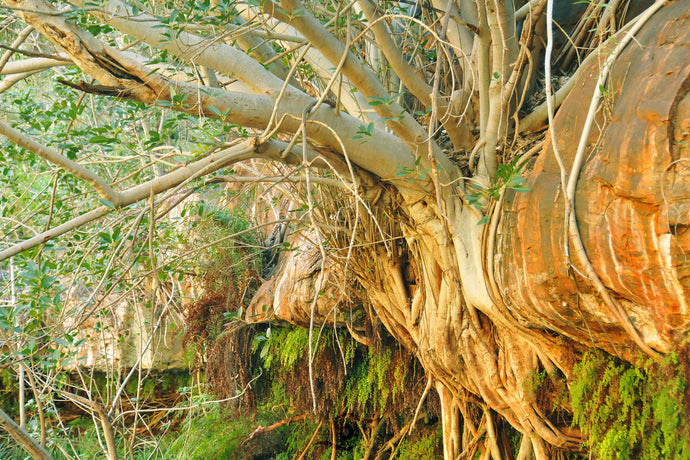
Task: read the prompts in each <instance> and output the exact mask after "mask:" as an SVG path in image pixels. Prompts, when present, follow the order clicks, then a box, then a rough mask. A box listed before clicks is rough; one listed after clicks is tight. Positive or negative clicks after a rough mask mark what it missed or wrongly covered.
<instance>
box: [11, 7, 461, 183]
mask: <svg viewBox="0 0 690 460" xmlns="http://www.w3.org/2000/svg"><path fill="white" fill-rule="evenodd" d="M115 1H116V0H115ZM6 3H7V4H9V5H11V6H18V7H21V8H24V9H27V10H31V11H38V12H43V13H33V12H32V13H25V12H22V16H23V17H24V19H25V21H26V22H27V23H29V24H32V25H33V26H34V27H35V28H36V29H37V30H39V31H41V33H43V34H44V36H45V37H46V38H48V39H49V40H51V41H53V43H55V44H56V45H57V46H59V47H61V48H62V49H63V51H65V52H66V53H67V54H68V55H70V57H72V59H73V60H74V62H75V63H76V64H77V65H79V67H80V68H81V69H82V70H83V71H84V72H86V73H87V74H89V75H91V76H92V77H93V78H95V79H97V80H98V81H99V82H101V83H102V84H103V85H107V86H110V87H112V88H111V90H113V91H118V92H119V93H120V94H121V97H127V98H132V99H136V100H138V101H142V102H147V103H156V101H160V100H166V101H170V100H171V99H172V95H171V91H172V90H174V91H175V92H176V94H183V95H184V99H185V103H184V104H181V105H175V106H174V108H175V109H177V110H182V111H186V112H189V113H192V114H195V115H204V116H208V117H215V116H216V114H215V111H210V110H209V107H215V108H216V109H218V110H219V111H220V112H221V113H225V112H226V111H227V113H228V115H227V117H226V118H225V120H226V121H228V122H230V123H235V124H239V125H242V126H247V127H251V128H256V129H264V128H265V127H266V125H267V124H268V121H269V120H270V118H271V114H272V112H273V105H274V104H275V103H276V101H275V100H274V99H273V98H271V97H270V96H269V95H268V94H261V95H252V94H243V93H231V92H227V91H220V90H217V89H214V88H203V87H202V88H199V87H198V86H196V85H192V84H188V83H187V84H185V83H182V82H171V81H169V80H168V79H166V78H163V77H162V76H160V75H157V74H156V73H152V72H151V69H149V68H148V67H146V66H144V65H142V64H141V63H140V62H138V61H136V60H134V59H132V58H131V55H129V54H126V53H122V52H119V51H117V50H115V49H113V48H109V47H107V46H106V45H104V44H103V43H101V42H100V41H98V40H96V39H95V38H94V37H93V36H91V35H90V34H88V33H87V32H85V31H82V30H78V29H77V28H76V27H74V26H73V25H71V24H68V23H67V22H66V21H64V20H63V19H62V18H61V17H59V16H56V15H55V14H54V13H55V10H54V9H53V8H52V7H51V6H50V5H49V4H47V3H45V2H44V1H43V0H21V1H11V0H6ZM120 21H122V22H123V24H121V23H120V22H117V21H116V20H115V19H112V20H111V21H110V22H109V23H110V24H111V25H113V26H115V25H117V26H122V27H123V28H125V29H126V30H129V29H127V27H131V28H132V30H131V32H132V33H133V34H134V33H140V34H141V36H137V35H134V37H135V38H139V39H142V40H143V39H145V38H148V39H152V38H151V34H155V35H153V39H155V42H156V43H157V42H159V41H160V40H161V37H160V34H161V33H163V32H164V31H165V29H157V28H154V27H153V26H154V25H157V24H159V23H156V22H149V21H148V20H147V19H146V18H144V19H143V20H142V21H141V22H137V21H136V20H134V19H126V20H125V19H120ZM134 25H137V26H138V27H137V28H135V27H134ZM55 31H60V33H59V34H58V33H56V32H55ZM190 40H191V39H190ZM195 43H196V42H195ZM217 46H218V47H220V48H218V49H216V48H213V49H212V50H211V49H208V48H206V49H203V50H200V49H198V48H199V47H198V46H197V47H195V50H196V51H195V53H196V54H195V60H196V62H198V63H200V64H204V65H206V61H202V60H201V59H202V57H203V56H206V58H208V59H209V60H217V61H220V60H221V59H220V57H219V53H221V51H223V50H225V48H224V47H227V45H217ZM227 48H230V47H227ZM175 49H179V50H180V52H181V53H183V54H184V55H188V54H189V53H190V51H189V50H187V49H186V48H185V47H184V44H182V43H177V44H176V45H175ZM234 52H237V50H235V51H234ZM214 53H215V54H214ZM221 55H222V54H221ZM222 56H225V55H222ZM232 56H234V54H231V55H228V56H225V57H232ZM249 59H250V61H251V62H252V63H253V64H252V65H259V64H257V63H256V62H255V61H253V60H251V58H249ZM209 64H210V62H209ZM208 67H210V68H214V67H215V66H213V65H208ZM259 67H261V66H259ZM250 69H251V67H250ZM261 69H262V72H259V74H257V79H259V78H261V77H262V76H263V77H265V78H267V79H268V80H266V81H267V82H269V87H273V88H275V86H271V85H272V83H270V82H271V81H273V82H274V83H275V82H276V81H277V80H278V79H277V78H276V77H275V76H273V75H272V74H270V72H267V71H265V69H263V67H261ZM245 79H246V77H245ZM142 83H144V84H142ZM313 102H314V99H313V98H312V97H310V96H308V95H307V94H305V93H302V92H301V91H297V90H294V91H293V90H291V91H288V92H287V93H286V94H285V95H284V97H283V98H282V99H281V100H280V101H279V102H278V119H279V120H280V119H282V118H283V116H284V115H285V118H284V124H282V125H281V127H282V128H283V129H284V130H286V131H288V132H298V131H299V126H300V124H301V119H302V115H303V113H304V111H305V109H307V108H308V107H309V106H310V105H311V104H312V103H313ZM199 103H200V104H199ZM309 121H310V122H308V123H307V132H308V135H309V137H310V141H313V142H314V143H317V144H320V145H324V146H326V147H328V148H329V149H330V150H332V151H334V152H338V153H340V154H341V155H346V156H348V157H349V158H350V160H351V161H352V162H353V163H355V164H357V165H358V166H360V167H362V168H363V169H365V170H367V171H369V172H371V173H373V174H376V175H378V176H380V177H382V178H385V179H395V177H396V173H398V172H399V171H400V170H401V168H403V169H405V168H407V169H408V170H414V169H415V154H414V152H413V151H411V150H410V149H411V148H415V149H416V147H417V146H415V145H409V144H407V143H406V142H404V141H403V140H401V139H400V138H398V137H396V136H393V135H391V134H389V133H386V132H385V131H384V130H382V129H378V128H377V129H375V130H374V132H373V133H372V135H371V136H364V139H362V138H361V137H360V136H361V134H360V132H361V130H362V126H361V122H360V121H359V120H357V119H355V118H354V117H352V116H350V115H347V114H344V113H342V112H336V111H335V110H334V109H333V108H332V107H329V106H327V105H322V106H321V107H320V108H319V109H318V110H316V111H315V112H314V113H312V114H311V115H310V116H309ZM423 141H424V140H423V139H421V140H420V144H421V143H423ZM440 164H442V165H448V161H447V160H445V162H443V163H440ZM445 170H450V171H452V170H454V167H452V166H448V167H447V169H445ZM405 181H407V180H405ZM421 190H423V188H421ZM410 191H411V192H413V193H417V194H418V193H420V191H415V190H414V188H410Z"/></svg>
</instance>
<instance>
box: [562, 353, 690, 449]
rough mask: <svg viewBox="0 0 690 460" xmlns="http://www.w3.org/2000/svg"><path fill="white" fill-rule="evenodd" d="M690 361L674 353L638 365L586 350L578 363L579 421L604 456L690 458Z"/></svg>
mask: <svg viewBox="0 0 690 460" xmlns="http://www.w3.org/2000/svg"><path fill="white" fill-rule="evenodd" d="M686 369H687V368H686V366H684V365H683V364H681V362H680V361H679V359H678V356H677V355H675V354H671V355H669V356H667V357H666V358H665V359H664V360H663V361H662V362H660V363H658V362H655V361H653V360H644V359H640V360H639V361H638V362H637V363H636V364H635V365H631V364H628V363H624V362H621V361H619V360H617V359H616V358H614V357H612V356H609V355H606V354H604V353H601V352H599V353H587V354H586V355H585V356H584V358H583V360H582V361H581V362H580V363H579V364H578V365H577V366H576V367H575V370H574V374H575V375H577V378H576V380H575V382H573V384H572V385H571V389H570V396H571V400H572V404H573V410H574V419H573V421H574V423H575V424H577V425H580V427H581V428H582V430H583V432H584V433H585V434H586V435H587V436H588V445H589V447H590V449H591V450H592V452H593V453H594V455H595V456H596V457H597V458H599V459H601V460H622V459H659V458H663V459H690V436H688V435H689V434H690V430H689V427H688V420H689V416H690V413H689V412H688V407H687V404H686V401H687V400H686V399H685V398H686V391H687V381H686V375H687V372H686Z"/></svg>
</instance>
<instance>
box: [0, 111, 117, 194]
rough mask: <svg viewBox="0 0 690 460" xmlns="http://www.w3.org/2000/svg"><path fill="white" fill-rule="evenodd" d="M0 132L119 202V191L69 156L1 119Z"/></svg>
mask: <svg viewBox="0 0 690 460" xmlns="http://www.w3.org/2000/svg"><path fill="white" fill-rule="evenodd" d="M0 134H2V135H3V136H5V137H7V138H8V139H9V140H11V141H12V142H14V143H15V144H17V145H19V146H21V147H23V148H25V149H27V150H29V151H31V152H34V153H35V154H36V155H38V156H40V157H41V158H43V159H45V160H48V161H49V162H51V163H53V164H55V165H57V166H59V167H60V168H62V169H64V170H65V171H67V172H68V173H70V174H72V175H73V176H76V177H78V178H80V179H82V180H84V181H86V182H88V183H89V184H90V185H91V186H92V187H93V188H94V189H95V190H96V192H98V194H99V195H100V196H101V197H102V198H104V199H106V200H108V201H111V202H112V203H116V204H117V203H119V202H120V199H121V197H120V193H119V192H117V191H116V190H113V189H112V188H111V187H110V186H109V185H108V184H106V183H105V181H104V180H103V179H102V178H101V177H99V176H98V175H97V174H95V173H93V172H91V171H89V170H88V169H86V168H85V167H83V166H82V165H80V164H79V163H77V162H76V161H72V160H70V159H69V158H66V157H64V156H62V155H60V154H59V153H58V152H56V151H55V150H53V149H51V148H50V147H46V146H45V145H43V144H41V143H39V142H38V141H36V140H35V139H33V138H31V137H30V136H27V135H26V134H23V133H22V132H20V131H18V130H16V129H14V128H13V127H11V126H10V125H8V124H6V123H4V122H2V121H0Z"/></svg>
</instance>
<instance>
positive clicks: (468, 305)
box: [262, 2, 690, 459]
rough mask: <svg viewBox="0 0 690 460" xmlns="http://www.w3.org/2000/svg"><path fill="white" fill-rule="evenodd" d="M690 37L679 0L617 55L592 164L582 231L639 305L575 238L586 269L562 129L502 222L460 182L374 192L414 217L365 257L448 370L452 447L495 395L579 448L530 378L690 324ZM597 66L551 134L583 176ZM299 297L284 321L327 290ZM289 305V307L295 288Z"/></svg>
mask: <svg viewBox="0 0 690 460" xmlns="http://www.w3.org/2000/svg"><path fill="white" fill-rule="evenodd" d="M688 43H690V18H688V16H687V14H686V11H685V8H684V5H683V3H682V2H678V3H676V4H675V5H671V6H669V7H668V8H665V9H663V10H661V12H659V13H658V14H657V15H655V16H654V17H653V18H652V19H651V20H650V21H649V23H648V24H647V25H646V26H645V27H644V29H643V31H642V32H641V33H640V34H638V36H637V40H636V41H635V42H634V43H632V44H630V45H629V46H628V48H627V49H626V51H625V52H624V53H623V54H622V56H620V57H619V58H618V59H617V61H616V64H615V66H614V68H613V71H612V74H611V77H610V80H609V84H608V85H607V95H606V96H605V98H604V101H603V103H602V107H601V108H600V110H599V112H598V116H597V123H598V124H597V126H598V129H595V130H594V132H593V133H592V134H591V136H590V139H589V145H590V150H589V156H588V158H587V161H586V163H585V165H584V167H583V169H582V171H581V172H580V179H579V182H578V187H577V194H576V201H575V213H576V218H577V222H578V226H579V229H580V232H581V235H582V242H583V244H584V248H585V250H586V255H587V257H588V259H589V260H590V261H591V263H592V265H593V267H594V269H595V271H596V273H597V274H598V276H599V278H600V279H601V280H602V282H603V283H604V285H605V287H606V289H607V292H608V293H609V295H610V296H611V297H612V298H613V301H614V302H616V303H618V304H620V305H622V307H623V311H624V312H625V315H624V316H621V315H617V314H616V312H615V311H613V310H612V306H611V304H610V302H607V301H605V299H603V298H602V297H601V296H600V294H599V293H598V292H597V290H596V288H595V286H594V284H593V283H592V281H591V280H590V279H589V278H588V277H587V276H585V275H583V274H584V273H586V269H585V267H583V266H582V264H581V263H580V261H579V260H578V258H577V257H575V252H574V251H575V250H574V249H573V247H574V244H573V241H572V237H569V241H570V243H569V244H568V245H567V246H568V247H569V248H570V252H571V253H572V254H571V256H570V257H571V259H572V264H573V265H572V266H570V265H569V261H568V260H567V258H566V250H565V248H566V234H567V229H566V219H565V215H564V200H563V192H562V190H561V178H560V169H559V167H558V164H557V162H556V159H555V156H554V153H553V151H552V147H551V143H550V140H549V139H548V138H547V140H546V142H545V143H544V145H545V148H544V149H543V150H542V151H541V153H540V154H539V155H538V157H537V159H536V162H533V165H532V166H531V170H530V171H529V172H528V173H527V183H528V184H529V186H530V187H531V189H532V191H531V192H529V193H515V192H513V191H510V190H508V191H506V193H505V196H504V199H503V202H502V203H501V204H500V205H498V206H495V207H494V208H493V209H494V213H500V214H497V215H495V216H494V217H493V219H494V220H495V219H498V220H497V221H496V223H497V226H496V232H495V233H494V232H492V231H491V228H492V225H478V222H479V220H480V218H481V213H479V212H478V211H477V210H475V209H473V208H471V207H469V206H464V207H463V205H462V203H461V201H460V200H459V199H458V198H457V196H455V195H454V192H453V191H452V190H450V191H447V193H446V195H445V196H443V205H442V206H443V208H442V209H441V208H440V207H439V205H438V202H437V200H436V199H435V198H434V197H428V198H427V199H426V200H424V199H422V200H420V199H419V197H418V196H416V197H414V198H408V197H407V196H405V194H403V195H398V194H397V193H396V192H391V191H386V192H384V195H385V199H384V198H381V199H380V200H379V202H374V203H372V206H374V208H375V209H376V210H378V211H377V212H378V214H377V217H378V218H379V220H380V221H390V219H391V218H392V219H393V221H394V222H399V223H400V225H399V226H398V228H391V229H390V231H391V234H390V236H392V237H397V236H402V237H404V242H405V243H404V244H395V245H392V246H388V247H385V246H384V245H383V244H379V245H377V246H375V247H374V248H373V249H371V248H369V249H361V248H360V249H357V250H355V252H354V257H353V259H352V261H351V262H350V268H351V269H352V270H354V272H355V274H356V275H357V278H358V280H359V283H360V284H361V285H362V286H363V287H364V290H365V292H366V294H367V296H368V298H369V300H370V301H371V303H372V305H373V309H374V311H375V314H376V316H377V317H378V319H379V320H380V321H381V322H382V323H383V324H384V325H385V326H386V328H387V329H388V330H389V331H390V332H391V334H392V335H393V336H395V337H396V339H398V340H399V341H400V342H401V343H403V344H404V345H405V346H407V347H408V348H410V349H412V350H414V351H415V352H416V354H417V356H418V357H419V359H420V361H421V362H422V364H423V365H424V367H425V368H426V370H427V372H429V373H430V374H431V375H432V376H433V377H434V379H435V380H436V382H437V383H436V388H437V389H438V391H439V394H440V396H441V403H442V412H443V422H444V431H443V433H444V445H445V458H447V459H453V458H456V457H457V455H458V454H459V453H460V452H462V450H463V445H462V442H461V440H462V439H463V437H462V436H461V434H462V426H463V423H461V422H460V421H459V418H458V417H459V416H460V415H459V414H460V413H462V414H464V415H465V417H463V418H464V424H465V426H466V427H467V426H470V427H472V428H471V431H473V430H474V431H475V432H476V426H478V424H479V420H472V417H471V416H470V415H469V414H470V411H469V410H468V407H469V406H474V407H475V409H476V407H481V406H482V405H483V404H486V405H487V406H488V408H490V409H491V410H490V411H488V412H485V415H484V419H485V420H489V419H490V418H491V417H492V416H491V413H492V411H495V412H496V413H498V414H500V415H501V416H502V417H504V418H505V419H506V420H507V421H508V422H510V424H511V425H513V426H514V427H515V428H516V429H518V430H519V431H520V432H522V433H523V434H524V435H525V436H526V438H525V440H526V441H529V440H531V441H532V443H531V445H532V446H533V448H534V453H535V455H537V458H543V456H544V455H546V452H547V448H546V447H545V446H544V445H543V444H542V440H543V441H546V442H547V443H549V444H551V445H553V446H556V447H557V448H561V449H566V450H567V449H578V448H580V445H581V441H582V438H581V434H580V433H579V431H578V430H573V429H571V428H570V427H569V426H567V425H566V424H563V422H560V425H559V422H557V421H556V420H555V418H552V414H549V413H546V411H545V410H544V409H543V408H542V407H540V406H539V404H538V401H537V398H536V394H535V391H534V389H533V388H530V387H529V385H526V384H525V382H527V381H529V379H530V376H532V375H534V373H536V372H539V371H540V370H545V371H547V373H548V374H549V375H550V376H551V377H552V378H555V379H558V378H565V379H567V378H570V377H571V374H572V370H573V365H574V363H575V362H576V360H577V359H578V357H580V356H581V354H582V352H583V351H584V350H586V349H589V348H601V349H604V350H606V351H608V352H609V353H611V354H614V355H617V356H619V357H621V358H623V359H626V360H630V361H632V360H634V359H635V358H636V357H637V356H638V355H639V352H640V348H639V345H638V343H636V340H638V342H639V340H641V341H642V342H643V343H644V345H646V346H648V347H650V348H651V349H653V350H655V351H657V352H661V353H666V352H669V351H671V350H673V349H674V347H676V346H678V340H680V339H682V338H683V337H685V336H686V335H687V332H688V326H689V325H690V315H689V314H688V310H687V298H688V294H689V290H690V281H689V278H688V274H689V273H690V262H689V261H688V259H687V253H688V251H689V250H690V239H689V238H690V236H689V235H690V233H688V232H687V228H688V227H687V226H688V224H689V222H690V215H689V212H688V211H689V208H688V200H689V198H690V175H689V174H688V171H689V170H688V164H687V161H688V150H687V147H686V144H685V142H686V141H687V138H688V136H689V135H688V131H689V128H690V98H689V97H688V88H690V85H689V84H688V82H689V81H690V80H689V79H688V76H689V75H690V63H689V62H688V59H687V57H688V53H687V46H688ZM598 65H599V64H598V63H597V62H596V60H593V62H592V63H591V65H590V68H588V69H585V71H584V72H582V73H581V75H582V76H581V81H580V82H579V83H578V84H577V87H576V89H575V90H574V91H573V93H572V94H571V95H570V97H569V98H568V99H567V100H566V102H565V103H564V105H563V107H562V108H561V109H560V111H559V113H558V116H557V117H556V120H555V124H554V126H552V128H551V130H550V131H549V133H550V134H549V135H554V133H556V134H555V135H556V136H557V145H558V147H559V150H560V155H561V156H562V158H563V161H564V164H565V166H566V169H567V170H568V172H570V167H571V164H572V162H573V157H574V155H575V151H576V149H577V144H578V140H579V136H580V133H581V132H582V125H583V123H584V119H585V116H586V112H587V108H588V105H589V100H590V99H591V97H592V94H593V91H594V88H595V85H596V78H597V69H598ZM392 209H396V210H397V211H396V212H395V214H393V213H392V211H391V210H392ZM369 224H371V225H372V226H373V224H372V223H371V222H370V223H369ZM364 226H365V227H366V224H365V225H364ZM343 242H344V241H343ZM310 267H311V269H310V270H311V271H312V272H313V267H314V264H310ZM293 269H294V266H293ZM317 272H318V271H317ZM291 276H292V277H293V278H294V279H300V278H301V277H300V275H299V274H296V273H292V275H291ZM332 276H333V272H331V277H332ZM302 278H303V277H302ZM341 279H342V278H341ZM297 297H300V298H299V299H298V298H294V299H293V300H294V301H295V304H294V308H293V309H289V310H290V314H289V315H285V316H284V317H286V318H289V319H290V320H291V321H293V322H297V323H301V324H308V322H309V321H308V319H309V318H308V316H305V315H308V313H309V312H308V309H305V308H304V307H299V306H298V305H299V304H300V303H302V304H304V303H306V302H309V301H310V299H311V298H312V297H313V291H312V294H311V295H306V296H305V295H304V293H302V295H301V296H297ZM265 300H266V298H265V297H263V298H262V302H265ZM276 302H277V301H276ZM331 307H332V305H331ZM329 308H330V307H329ZM279 309H282V311H283V312H285V311H286V305H285V302H284V298H283V300H281V301H280V307H279V308H276V310H279ZM296 311H300V312H301V316H303V317H302V318H301V320H300V319H297V316H300V315H297V314H296V313H295V312H296ZM327 316H328V312H327V311H323V312H322V313H321V315H320V317H321V318H326V317H327ZM628 321H629V323H628V324H625V323H626V322H628ZM635 335H638V336H639V339H636V337H635ZM556 337H558V338H556ZM486 417H488V419H487V418H486ZM487 427H491V424H488V425H487ZM489 431H490V430H489ZM486 439H487V441H486V443H485V447H484V448H485V449H489V450H495V449H498V448H499V446H498V445H497V444H496V442H495V440H492V436H491V433H489V436H487V437H486ZM470 440H471V439H470ZM467 441H469V440H467ZM523 444H524V443H523ZM527 445H528V446H529V445H530V443H529V442H527ZM525 451H527V448H525Z"/></svg>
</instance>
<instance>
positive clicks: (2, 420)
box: [0, 409, 53, 460]
mask: <svg viewBox="0 0 690 460" xmlns="http://www.w3.org/2000/svg"><path fill="white" fill-rule="evenodd" d="M0 425H2V427H3V428H4V429H5V430H7V432H8V433H9V434H10V436H12V437H13V438H14V439H15V440H16V441H17V442H18V443H19V444H20V445H21V446H22V447H23V448H24V449H26V451H27V452H28V453H30V454H31V456H32V457H33V458H35V459H36V460H53V456H52V455H50V453H48V451H47V450H46V449H45V448H44V447H43V446H41V445H40V444H38V443H37V442H36V441H34V439H33V438H32V437H31V435H30V434H29V433H28V432H27V431H26V430H25V429H24V428H21V427H20V426H19V425H17V424H16V423H15V422H14V420H12V418H11V417H10V416H9V415H7V413H6V412H5V411H3V410H2V409H0Z"/></svg>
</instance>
